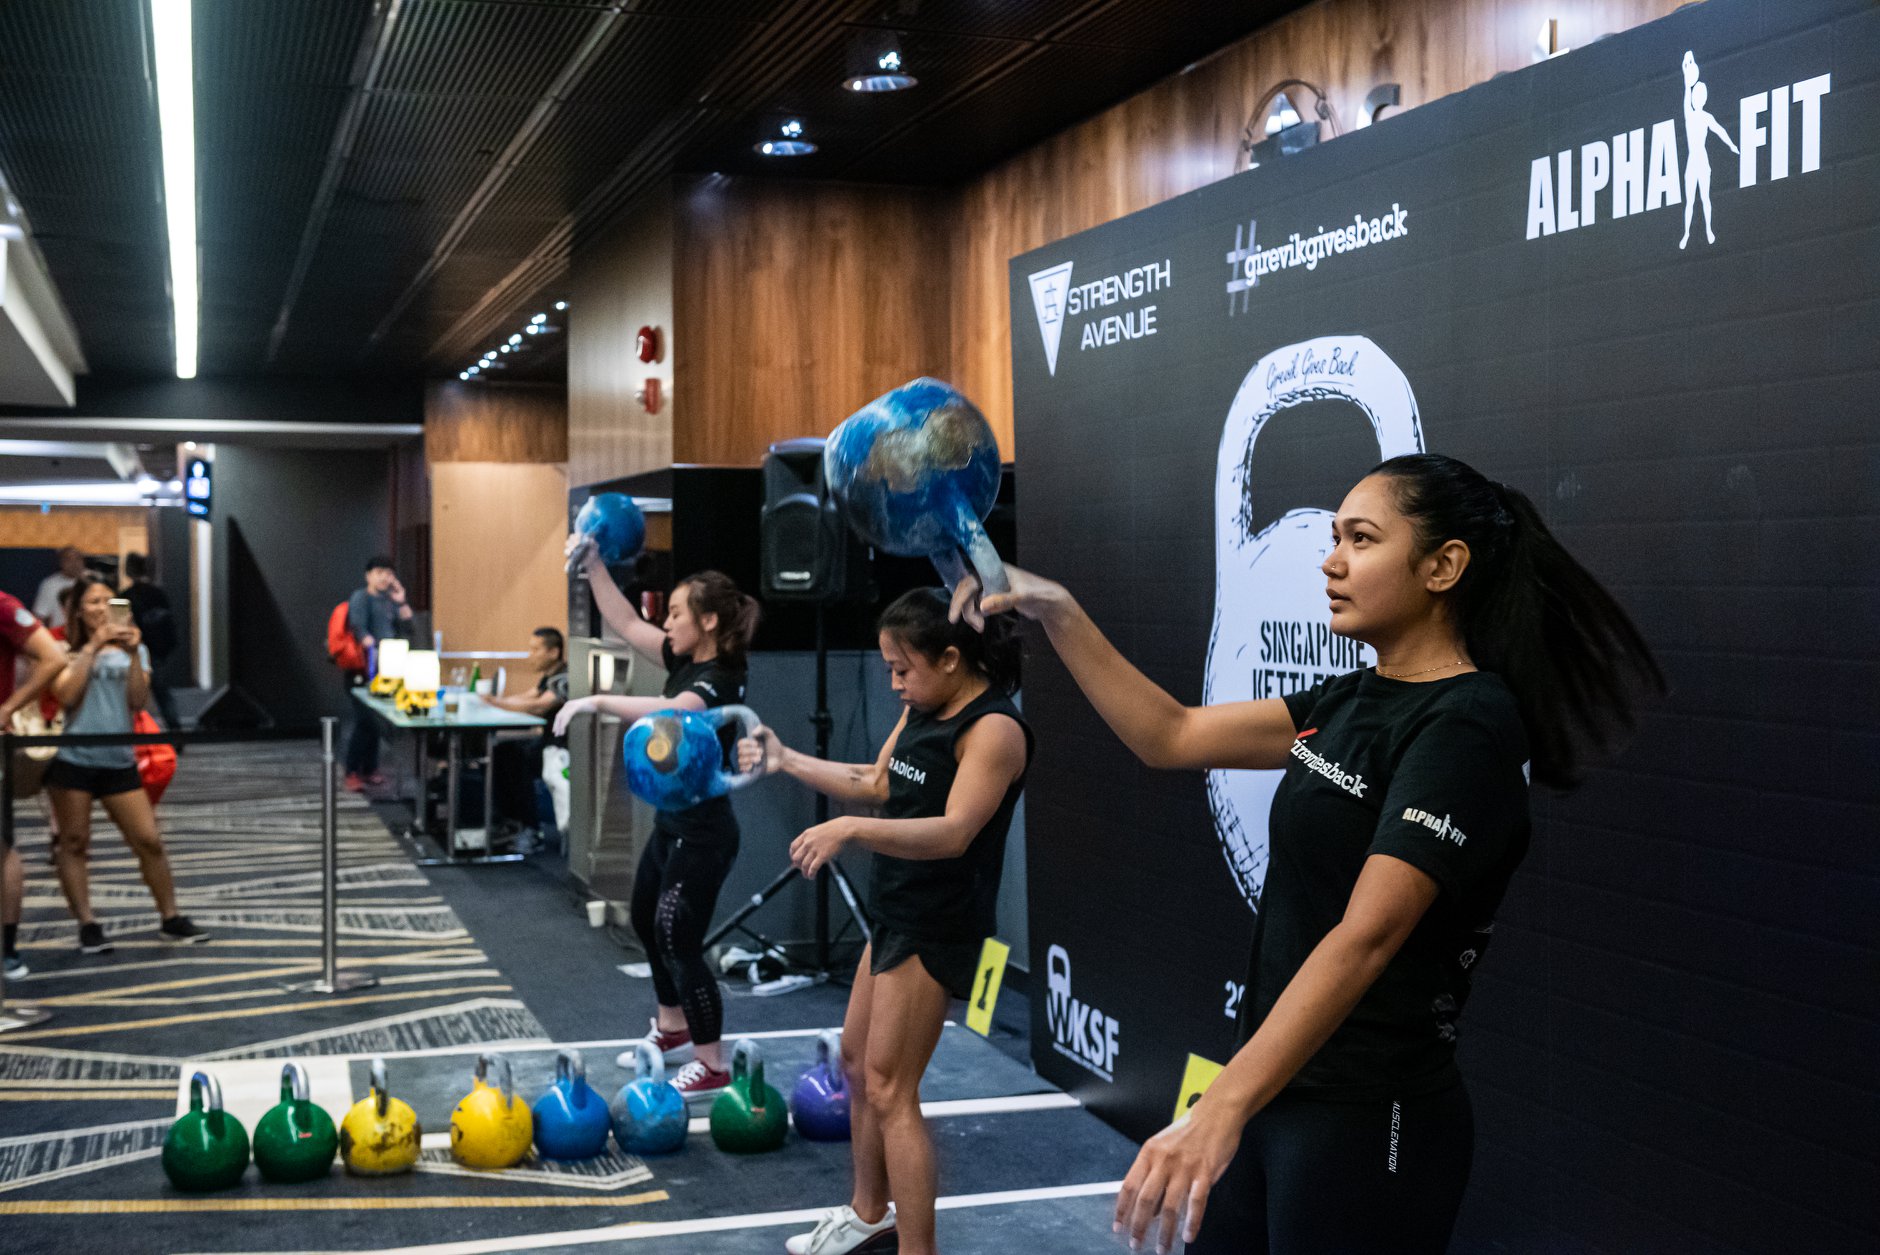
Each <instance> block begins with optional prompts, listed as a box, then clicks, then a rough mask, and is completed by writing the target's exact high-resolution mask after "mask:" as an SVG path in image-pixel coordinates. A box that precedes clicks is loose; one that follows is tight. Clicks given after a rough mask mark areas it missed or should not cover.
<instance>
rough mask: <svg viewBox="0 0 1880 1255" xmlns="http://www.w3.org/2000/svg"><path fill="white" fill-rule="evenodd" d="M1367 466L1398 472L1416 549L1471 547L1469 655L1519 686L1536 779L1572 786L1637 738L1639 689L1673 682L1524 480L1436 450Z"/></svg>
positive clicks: (1463, 626) (1466, 621)
mask: <svg viewBox="0 0 1880 1255" xmlns="http://www.w3.org/2000/svg"><path fill="white" fill-rule="evenodd" d="M1371 473H1372V474H1373V475H1383V476H1386V477H1388V478H1389V479H1390V480H1391V483H1392V490H1393V495H1394V497H1395V499H1396V503H1397V509H1398V511H1399V512H1400V513H1402V514H1403V515H1404V517H1405V518H1407V519H1409V520H1410V523H1411V525H1412V526H1413V527H1414V528H1415V530H1416V540H1417V546H1416V547H1417V552H1418V555H1419V557H1420V556H1423V555H1426V554H1429V553H1431V552H1433V551H1434V550H1435V549H1436V548H1437V547H1438V546H1440V545H1442V544H1443V543H1444V542H1446V541H1450V540H1460V541H1462V542H1463V543H1464V544H1466V545H1467V546H1468V547H1469V554H1470V560H1469V565H1468V568H1467V569H1466V570H1465V571H1463V573H1462V578H1461V579H1459V580H1458V581H1456V585H1455V587H1454V588H1453V589H1452V590H1451V591H1450V592H1449V593H1448V594H1447V596H1448V597H1449V598H1450V599H1451V604H1450V611H1451V614H1452V616H1453V617H1454V619H1455V622H1456V624H1457V626H1458V627H1459V628H1460V630H1461V632H1462V638H1463V641H1464V643H1465V644H1466V646H1467V648H1468V651H1469V657H1470V658H1471V659H1473V660H1474V662H1475V664H1476V665H1477V666H1479V667H1481V668H1482V669H1483V670H1484V671H1493V672H1494V673H1495V674H1497V675H1499V676H1500V677H1501V678H1502V680H1503V682H1504V683H1506V684H1507V685H1508V688H1509V689H1510V691H1512V692H1513V694H1514V697H1515V702H1516V704H1517V705H1518V706H1519V707H1520V711H1521V722H1522V723H1523V724H1524V725H1525V726H1526V728H1527V734H1528V745H1529V747H1530V750H1531V752H1532V760H1533V766H1532V772H1533V778H1534V779H1535V780H1536V781H1538V782H1540V783H1542V784H1545V785H1548V786H1549V787H1551V788H1555V789H1559V790H1562V791H1565V790H1568V789H1571V788H1573V787H1574V786H1575V785H1577V784H1578V783H1579V782H1580V779H1581V777H1582V776H1584V775H1585V773H1586V771H1587V769H1588V768H1589V767H1590V766H1591V765H1592V760H1593V759H1596V758H1604V757H1607V756H1609V755H1611V754H1613V753H1616V752H1617V751H1618V750H1619V749H1621V748H1623V747H1624V745H1625V742H1626V741H1627V740H1629V739H1630V737H1631V733H1632V731H1633V729H1634V728H1635V727H1636V726H1637V713H1636V707H1637V705H1638V701H1639V698H1640V697H1641V696H1642V695H1643V694H1644V693H1645V692H1647V691H1649V692H1650V693H1653V694H1662V693H1663V692H1664V691H1665V677H1664V673H1663V672H1662V671H1660V670H1659V668H1658V662H1657V660H1656V659H1655V658H1653V657H1652V652H1651V647H1650V646H1649V645H1647V644H1646V643H1645V637H1644V635H1643V634H1642V633H1640V632H1639V630H1638V628H1637V626H1635V625H1634V624H1633V622H1632V619H1631V617H1630V616H1629V615H1627V614H1626V612H1625V610H1624V609H1623V608H1622V607H1621V606H1620V605H1619V603H1618V602H1617V601H1616V600H1615V599H1614V598H1613V596H1612V594H1611V593H1609V592H1607V591H1606V589H1605V588H1604V587H1603V586H1602V585H1601V584H1600V582H1599V581H1598V580H1597V579H1595V578H1594V577H1593V575H1592V573H1591V572H1590V571H1588V570H1587V569H1586V568H1585V567H1583V566H1581V565H1580V564H1579V563H1578V562H1577V561H1576V560H1575V559H1574V557H1573V555H1572V554H1570V553H1568V552H1567V551H1566V549H1565V548H1564V547H1563V546H1562V545H1561V543H1560V542H1559V541H1558V540H1556V539H1555V538H1554V534H1553V533H1552V532H1550V531H1549V530H1548V529H1547V524H1546V522H1545V521H1543V520H1542V518H1541V515H1540V511H1539V510H1537V509H1536V508H1535V507H1534V503H1533V502H1532V501H1530V500H1529V499H1528V497H1527V495H1526V494H1524V493H1522V492H1521V491H1520V490H1518V489H1515V488H1510V487H1509V486H1508V485H1506V484H1500V483H1495V482H1494V481H1492V480H1490V479H1488V478H1486V477H1485V476H1483V475H1482V473H1481V472H1479V471H1477V470H1476V469H1475V468H1474V467H1472V466H1470V465H1468V464H1467V463H1466V462H1461V461H1458V460H1457V459H1455V458H1452V457H1445V456H1444V455H1442V454H1437V453H1416V454H1410V455H1408V456H1405V457H1398V458H1391V459H1390V460H1389V461H1386V462H1383V463H1381V464H1380V465H1378V466H1377V467H1376V468H1375V469H1373V470H1372V472H1371Z"/></svg>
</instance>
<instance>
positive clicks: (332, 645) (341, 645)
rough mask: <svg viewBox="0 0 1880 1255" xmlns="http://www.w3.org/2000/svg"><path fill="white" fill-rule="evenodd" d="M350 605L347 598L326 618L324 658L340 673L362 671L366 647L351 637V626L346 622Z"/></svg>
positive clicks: (354, 637)
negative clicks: (328, 659) (330, 661)
mask: <svg viewBox="0 0 1880 1255" xmlns="http://www.w3.org/2000/svg"><path fill="white" fill-rule="evenodd" d="M351 605H352V599H351V598H347V599H346V600H345V601H342V602H340V603H339V605H337V606H334V607H333V613H332V614H329V615H328V616H326V656H327V657H328V658H331V659H332V660H333V665H334V666H336V667H338V668H339V669H340V670H341V671H364V670H365V669H366V647H365V646H364V645H361V644H360V643H359V638H358V637H356V636H354V635H353V633H352V625H351V623H349V622H348V621H347V612H348V611H349V610H350V609H351Z"/></svg>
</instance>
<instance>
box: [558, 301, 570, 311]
mask: <svg viewBox="0 0 1880 1255" xmlns="http://www.w3.org/2000/svg"><path fill="white" fill-rule="evenodd" d="M555 308H556V309H557V310H563V309H567V308H568V302H566V301H556V302H555Z"/></svg>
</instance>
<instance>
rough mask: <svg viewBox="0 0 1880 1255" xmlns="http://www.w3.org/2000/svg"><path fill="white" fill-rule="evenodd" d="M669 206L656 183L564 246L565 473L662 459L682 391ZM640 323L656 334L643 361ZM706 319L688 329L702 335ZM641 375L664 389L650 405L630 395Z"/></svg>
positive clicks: (595, 472) (574, 476)
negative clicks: (595, 229) (676, 363)
mask: <svg viewBox="0 0 1880 1255" xmlns="http://www.w3.org/2000/svg"><path fill="white" fill-rule="evenodd" d="M672 215H673V208H672V194H671V191H670V189H667V188H661V189H660V190H659V191H658V192H656V193H655V194H653V195H651V196H649V197H648V198H647V199H646V200H644V201H643V202H641V203H640V205H638V206H637V207H636V208H634V209H633V210H632V211H631V212H629V213H628V214H627V215H626V217H624V218H623V219H622V220H621V221H620V223H619V224H618V225H616V226H615V227H614V228H613V229H612V230H611V231H609V232H607V233H606V235H605V237H604V238H602V239H600V240H597V241H595V242H594V243H592V244H589V245H586V246H584V247H582V248H581V249H580V250H578V251H577V252H576V253H575V255H574V260H573V263H572V265H571V267H570V282H569V295H568V300H569V304H570V306H571V308H570V309H569V311H568V482H569V483H570V484H571V485H574V486H577V487H578V486H580V485H582V484H592V483H596V482H598V481H600V480H604V479H613V478H616V477H617V476H621V475H634V474H638V473H639V472H641V471H650V470H655V469H657V468H659V467H662V466H667V465H669V464H671V462H672V433H673V418H674V415H684V414H686V413H688V412H690V410H691V405H692V402H691V399H690V398H689V397H686V396H685V395H683V394H682V393H680V394H679V395H675V393H678V390H677V389H675V388H674V387H673V386H672V384H673V376H672V350H673V341H674V340H676V339H678V338H679V337H678V336H677V335H675V334H674V330H673V323H674V319H673V308H672V303H673V292H672V283H673V221H672ZM643 326H652V327H656V328H658V329H659V332H660V336H661V339H662V341H664V343H663V344H662V347H661V355H660V360H658V361H656V362H653V363H651V364H648V363H645V362H642V361H640V359H639V358H638V357H637V356H636V355H635V353H634V349H635V343H634V337H635V336H636V335H637V334H638V332H639V329H640V328H641V327H643ZM710 331H711V324H709V323H707V324H705V325H703V326H701V328H700V329H699V331H698V332H697V333H696V334H701V335H706V334H710ZM648 377H653V378H657V379H658V380H659V381H660V387H661V388H662V390H663V391H664V392H665V394H666V396H665V398H664V400H663V401H662V404H661V405H660V409H659V413H657V414H648V413H647V412H646V408H645V407H644V406H643V405H641V404H640V402H639V401H638V400H637V399H636V397H635V394H636V393H637V392H639V390H640V387H641V385H642V384H643V383H644V382H645V381H646V379H647V378H648Z"/></svg>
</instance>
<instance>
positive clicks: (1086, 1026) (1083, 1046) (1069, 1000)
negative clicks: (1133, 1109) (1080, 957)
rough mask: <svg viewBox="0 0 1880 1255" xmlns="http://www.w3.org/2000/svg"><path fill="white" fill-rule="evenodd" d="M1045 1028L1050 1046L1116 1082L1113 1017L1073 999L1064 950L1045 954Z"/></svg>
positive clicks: (1053, 949)
mask: <svg viewBox="0 0 1880 1255" xmlns="http://www.w3.org/2000/svg"><path fill="white" fill-rule="evenodd" d="M1045 989H1046V994H1045V1003H1044V1020H1045V1025H1046V1027H1047V1028H1049V1029H1050V1031H1051V1046H1052V1048H1053V1049H1054V1050H1056V1051H1057V1052H1058V1053H1059V1054H1061V1055H1063V1056H1064V1057H1065V1058H1067V1059H1071V1060H1074V1061H1075V1062H1076V1063H1078V1064H1079V1065H1080V1066H1082V1067H1083V1068H1084V1069H1086V1070H1087V1071H1090V1072H1094V1073H1095V1074H1096V1075H1098V1076H1100V1077H1102V1078H1103V1079H1104V1080H1106V1081H1114V1080H1115V1079H1116V1075H1115V1073H1116V1053H1117V1049H1118V1047H1117V1042H1116V1039H1117V1036H1118V1034H1119V1033H1120V1032H1121V1030H1120V1029H1119V1028H1118V1027H1117V1025H1116V1020H1115V1018H1114V1017H1113V1016H1108V1015H1105V1014H1103V1012H1101V1011H1099V1010H1097V1009H1096V1008H1094V1007H1092V1006H1090V1005H1089V1004H1087V1003H1083V1002H1079V1001H1078V1000H1077V999H1076V998H1073V997H1072V996H1071V956H1070V952H1069V951H1067V950H1065V949H1064V947H1063V946H1052V947H1051V948H1050V950H1048V951H1046V954H1045Z"/></svg>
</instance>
